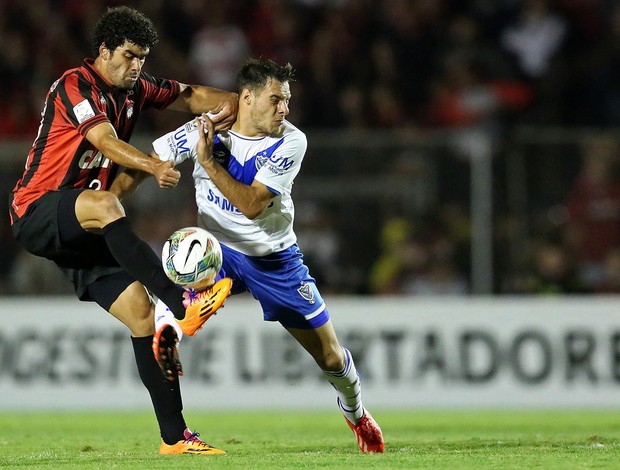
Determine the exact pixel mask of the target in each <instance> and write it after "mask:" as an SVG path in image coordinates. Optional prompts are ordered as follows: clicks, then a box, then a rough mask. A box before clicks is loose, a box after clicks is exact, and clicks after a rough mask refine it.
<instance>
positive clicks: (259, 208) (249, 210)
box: [239, 203, 266, 220]
mask: <svg viewBox="0 0 620 470" xmlns="http://www.w3.org/2000/svg"><path fill="white" fill-rule="evenodd" d="M265 208H266V206H265V205H264V204H259V203H255V204H248V206H247V207H244V208H243V209H241V208H239V209H240V210H241V213H242V214H243V215H244V216H246V217H247V218H248V219H250V220H254V219H256V218H258V217H259V216H260V215H261V214H262V213H263V212H264V211H265Z"/></svg>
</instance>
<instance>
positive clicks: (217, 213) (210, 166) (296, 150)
mask: <svg viewBox="0 0 620 470" xmlns="http://www.w3.org/2000/svg"><path fill="white" fill-rule="evenodd" d="M292 79H293V68H292V67H291V65H290V64H286V65H284V66H280V65H277V64H276V63H274V62H272V61H269V60H263V59H250V60H249V61H248V62H247V63H246V64H245V65H244V66H243V67H242V68H241V70H240V72H239V74H238V76H237V87H238V93H239V112H238V115H237V120H236V121H235V123H234V124H233V125H232V128H231V129H230V131H227V132H221V133H219V134H216V135H214V130H213V123H212V121H211V120H210V119H209V117H208V116H207V115H203V116H202V117H201V118H198V119H196V120H195V121H191V122H188V123H187V124H185V125H184V126H182V127H180V128H178V129H177V130H175V131H173V132H170V133H169V134H166V135H164V136H162V137H160V138H159V139H157V140H156V141H155V142H154V143H153V148H154V152H155V153H156V154H157V156H158V157H159V158H161V159H162V160H174V161H175V164H177V163H180V162H182V161H183V160H186V159H188V158H191V159H192V160H193V161H194V170H193V176H194V182H195V188H196V202H197V206H198V225H200V226H201V227H203V228H205V229H207V230H208V231H210V232H211V233H213V234H214V235H215V236H216V237H217V238H218V240H219V242H220V244H221V246H222V251H223V254H224V257H223V258H224V262H223V266H222V271H221V272H220V274H219V276H220V277H224V276H226V277H230V278H232V280H233V287H232V294H233V295H234V294H238V293H240V292H243V291H246V290H247V291H249V292H250V293H251V294H252V295H253V296H254V297H255V298H256V299H257V300H258V301H259V302H260V304H261V306H262V309H263V313H264V319H265V320H267V321H278V322H280V323H281V324H282V326H284V328H286V329H287V330H288V332H289V333H290V334H291V335H292V336H293V337H294V338H295V339H296V340H297V341H298V342H299V343H300V344H301V345H302V346H303V347H304V348H305V349H306V350H307V351H308V352H309V353H310V354H311V355H312V357H313V358H314V360H315V361H316V362H317V364H318V365H319V367H320V368H321V369H322V370H323V372H324V375H325V377H326V378H327V380H328V381H329V382H330V383H331V384H332V385H333V386H334V388H335V389H336V391H337V395H338V398H337V401H338V405H339V407H340V409H341V411H342V413H343V414H344V417H345V419H346V422H347V424H348V425H349V427H350V428H351V429H352V430H353V432H354V433H355V436H356V438H357V443H358V445H359V447H360V449H361V450H362V452H383V451H384V442H383V435H382V433H381V429H380V428H379V426H378V425H377V423H376V422H375V420H374V419H373V418H372V416H371V415H370V413H369V412H368V411H367V410H366V409H365V408H364V406H363V405H362V400H361V387H360V379H359V376H358V374H357V371H356V369H355V364H354V363H353V359H352V357H351V354H350V352H349V351H348V350H347V349H345V348H343V347H342V346H340V344H339V342H338V339H337V337H336V333H335V331H334V327H333V325H332V322H331V320H330V316H329V313H328V311H327V308H326V306H325V302H324V301H323V298H322V297H321V294H320V293H319V291H318V290H317V287H316V285H315V280H314V279H313V278H312V277H311V276H310V273H309V271H308V268H307V267H306V266H305V265H304V263H303V260H302V254H301V252H300V250H299V247H298V246H297V244H296V236H295V233H294V231H293V217H294V207H293V201H292V199H291V187H292V184H293V179H294V178H295V177H296V176H297V174H298V173H299V169H300V167H301V162H302V160H303V158H304V154H305V152H306V147H307V141H306V136H305V134H304V133H303V132H301V131H300V130H299V129H297V128H296V127H295V126H294V125H292V124H291V123H290V122H288V121H287V120H286V116H287V115H288V113H289V100H290V98H291V91H290V87H289V82H290V81H291V80H292ZM158 307H159V308H158V311H161V310H162V308H164V309H165V306H163V305H162V304H159V305H158ZM156 316H157V314H156ZM168 318H169V319H170V321H171V322H174V320H173V319H172V317H171V316H168ZM171 328H172V326H167V325H166V322H162V323H160V325H158V330H160V331H161V330H162V329H171ZM169 346H171V345H169ZM175 348H176V344H175V345H174V347H173V348H169V349H168V353H169V354H168V356H175V354H174V353H175V352H176V350H175ZM155 354H156V356H158V351H157V350H155ZM165 356H166V355H165V354H164V358H163V362H164V364H163V367H164V368H165V367H175V365H174V364H172V365H171V364H166V363H165V360H166V357H165ZM158 359H159V361H160V364H161V361H162V358H161V357H158Z"/></svg>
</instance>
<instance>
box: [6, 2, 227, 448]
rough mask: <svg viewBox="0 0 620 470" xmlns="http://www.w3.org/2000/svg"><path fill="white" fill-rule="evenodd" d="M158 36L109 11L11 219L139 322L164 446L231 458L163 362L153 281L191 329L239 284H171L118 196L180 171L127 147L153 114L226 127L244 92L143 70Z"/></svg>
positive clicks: (35, 151)
mask: <svg viewBox="0 0 620 470" xmlns="http://www.w3.org/2000/svg"><path fill="white" fill-rule="evenodd" d="M156 42H157V32H156V30H155V28H154V26H153V24H152V22H151V21H150V20H149V19H148V18H147V17H145V16H144V15H143V14H142V13H140V12H138V11H136V10H134V9H131V8H128V7H117V8H111V9H108V11H107V12H106V13H105V14H104V15H103V16H102V17H101V18H100V19H99V21H98V23H97V26H96V28H95V31H94V42H93V53H94V57H95V58H94V59H85V60H84V63H83V64H82V65H81V66H80V67H77V68H74V69H71V70H68V71H67V72H65V73H64V74H63V75H62V76H61V77H60V78H59V79H58V80H56V81H55V82H54V83H53V84H52V86H51V88H50V90H49V92H48V94H47V98H46V101H45V106H44V108H43V111H42V113H41V124H40V126H39V131H38V133H37V136H36V138H35V140H34V143H33V145H32V148H31V149H30V152H29V154H28V156H27V159H26V168H25V171H24V174H23V176H22V178H21V179H20V180H19V181H18V182H17V184H16V186H15V188H14V189H13V191H12V193H11V195H10V216H11V223H12V229H13V233H14V235H15V237H16V238H17V240H18V241H19V242H20V243H21V244H22V245H23V246H24V248H25V249H26V250H28V251H29V252H31V253H33V254H35V255H37V256H42V257H45V258H49V259H50V260H52V261H54V262H55V263H56V264H57V265H58V266H59V268H60V269H61V270H62V272H63V273H64V274H65V275H66V276H67V277H68V278H69V280H70V281H71V282H72V283H73V285H74V287H75V291H76V294H77V296H78V297H79V299H80V300H83V301H94V302H97V303H98V304H99V305H100V306H101V307H103V308H104V309H105V310H107V311H108V312H109V313H111V314H112V315H113V316H115V317H116V318H118V319H119V320H120V321H121V322H123V323H124V324H125V325H126V326H127V327H128V328H129V329H130V331H131V334H132V342H133V348H134V353H135V357H136V363H137V366H138V371H139V374H140V377H141V379H142V382H143V383H144V385H145V386H146V388H147V389H148V391H149V394H150V396H151V400H152V402H153V407H154V409H155V414H156V417H157V420H158V423H159V427H160V431H161V437H162V441H163V442H162V444H161V447H160V452H161V453H166V454H179V453H199V454H203V455H208V454H222V453H224V452H222V451H220V450H219V449H216V448H214V447H212V446H210V445H208V444H206V443H204V442H202V441H201V440H200V439H198V437H197V433H193V432H191V431H189V429H188V428H187V426H186V424H185V420H184V417H183V414H182V401H181V392H180V389H179V385H178V380H176V381H170V380H167V379H166V378H165V377H164V376H163V375H162V373H161V370H160V368H159V365H158V363H157V362H156V361H155V358H154V357H153V352H152V347H153V333H154V322H153V312H154V306H153V303H152V302H151V298H150V296H149V294H148V293H147V291H146V290H145V288H144V287H146V288H147V289H148V290H149V291H150V292H151V293H153V294H155V295H156V296H157V297H158V298H161V299H165V301H166V303H167V304H168V305H169V306H170V308H171V310H172V312H173V314H174V315H175V317H176V318H177V319H178V320H179V324H180V325H181V328H182V329H183V332H184V333H185V334H189V335H193V334H195V333H196V331H197V330H198V329H199V328H200V327H201V326H202V324H203V323H204V321H206V319H207V318H209V316H210V315H211V314H213V313H214V312H215V310H217V308H218V307H220V306H221V305H222V304H223V302H224V300H225V299H226V297H227V296H228V293H229V291H230V280H227V279H225V280H224V282H223V283H218V284H216V285H215V286H213V288H211V289H209V290H206V291H204V292H199V293H192V295H191V296H190V295H188V292H186V291H185V290H184V289H182V288H181V287H179V286H177V285H175V284H173V283H172V282H171V281H170V280H169V279H168V278H167V277H166V275H165V273H164V272H163V270H162V269H161V262H160V260H159V257H158V256H157V254H156V253H154V252H153V251H152V250H151V248H150V247H149V246H148V244H146V243H145V242H144V241H142V240H141V239H139V238H138V237H137V236H136V235H135V233H134V232H133V230H132V229H131V227H130V225H129V223H128V221H127V219H126V217H125V211H124V209H123V206H122V205H121V202H120V199H121V198H122V197H123V196H126V195H127V194H129V193H131V192H132V191H133V190H134V189H135V187H136V186H137V184H138V183H139V182H140V180H141V179H142V178H143V177H144V175H146V174H150V175H153V176H154V177H155V179H156V180H157V182H158V183H159V185H160V186H161V187H163V188H170V187H174V186H176V184H177V182H178V180H179V177H180V174H179V172H178V171H177V170H175V169H174V168H173V167H172V164H171V163H170V162H162V161H160V160H157V159H155V158H153V157H152V156H149V155H147V154H145V153H143V152H141V151H139V150H138V149H136V148H135V147H133V146H131V145H130V144H129V143H128V141H129V138H130V136H131V134H132V131H133V129H134V126H135V125H136V122H137V120H138V118H139V116H140V114H141V112H142V111H143V110H146V109H149V108H155V109H165V108H167V109H172V110H176V111H184V112H188V113H192V114H194V115H197V114H200V113H201V112H206V111H213V112H215V113H216V114H217V120H218V124H217V127H218V128H219V129H222V130H223V129H227V128H228V127H230V125H231V124H232V122H233V121H234V119H235V116H236V111H237V106H238V102H237V101H238V100H237V95H236V94H235V93H229V92H225V91H223V90H218V89H215V88H210V87H206V86H197V85H187V84H183V83H180V82H178V81H176V80H168V79H162V78H155V77H153V76H151V75H149V74H147V73H145V72H143V71H142V66H143V65H144V62H145V60H146V57H147V56H148V54H149V52H150V50H151V48H152V47H153V46H154V45H155V43H156ZM120 167H124V168H125V169H126V171H123V172H120V171H119V168H120ZM178 372H179V371H177V370H175V371H171V373H172V374H173V375H174V374H177V373H178ZM173 378H174V377H173Z"/></svg>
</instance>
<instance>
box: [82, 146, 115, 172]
mask: <svg viewBox="0 0 620 470" xmlns="http://www.w3.org/2000/svg"><path fill="white" fill-rule="evenodd" d="M78 166H79V167H80V169H82V170H91V169H93V168H107V167H109V166H110V159H109V158H106V157H104V155H103V154H102V153H101V152H99V151H98V150H97V151H95V150H87V151H86V152H84V153H83V154H82V156H81V157H80V161H79V162H78Z"/></svg>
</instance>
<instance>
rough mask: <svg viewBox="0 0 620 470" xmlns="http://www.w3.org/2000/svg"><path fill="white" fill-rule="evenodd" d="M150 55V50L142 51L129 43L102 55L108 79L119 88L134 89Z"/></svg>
mask: <svg viewBox="0 0 620 470" xmlns="http://www.w3.org/2000/svg"><path fill="white" fill-rule="evenodd" d="M148 54H149V49H148V48H147V49H142V48H141V47H140V46H137V45H135V44H133V43H131V42H129V41H125V44H123V45H122V46H120V47H117V48H116V50H114V51H109V50H108V53H107V54H102V58H103V59H104V62H103V64H104V70H105V75H106V78H107V79H108V80H109V81H110V83H111V84H112V85H113V86H115V87H118V88H122V89H125V90H129V89H131V88H133V87H134V85H135V84H136V82H137V81H138V77H139V76H140V71H141V70H142V66H143V65H144V61H145V60H146V56H147V55H148Z"/></svg>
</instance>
